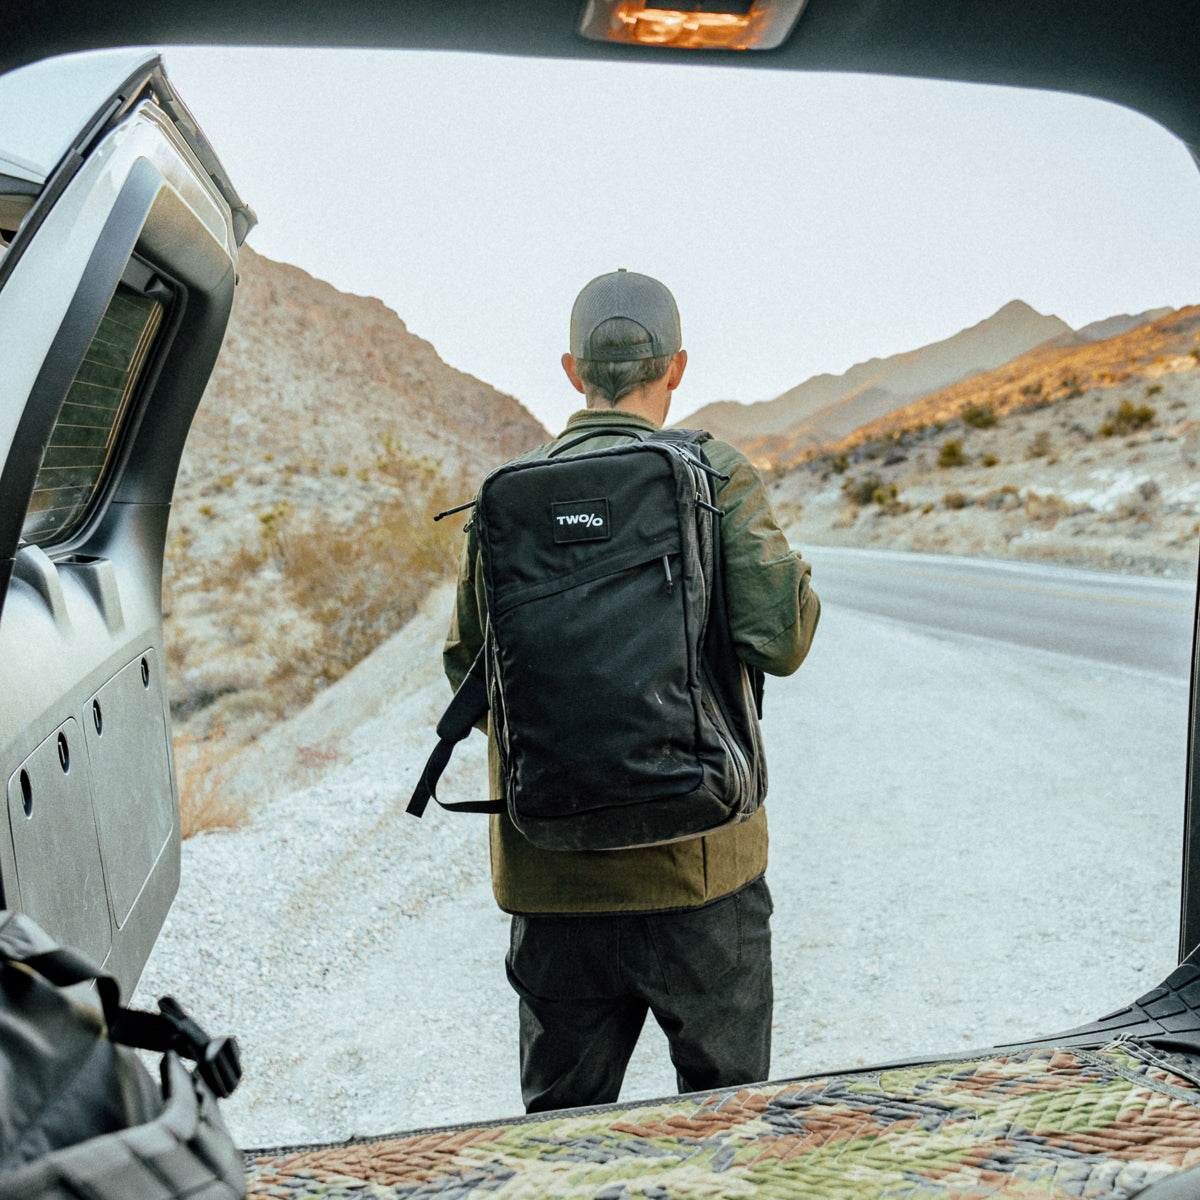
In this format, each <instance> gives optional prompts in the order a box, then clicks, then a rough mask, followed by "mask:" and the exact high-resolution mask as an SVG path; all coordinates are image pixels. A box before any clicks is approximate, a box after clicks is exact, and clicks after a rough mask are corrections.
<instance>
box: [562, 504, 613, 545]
mask: <svg viewBox="0 0 1200 1200" xmlns="http://www.w3.org/2000/svg"><path fill="white" fill-rule="evenodd" d="M550 524H551V526H552V527H553V529H554V540H555V541H556V542H602V541H607V540H608V538H610V537H612V528H611V527H610V525H609V518H608V500H607V499H606V498H605V497H603V496H598V497H596V498H595V499H592V500H566V501H562V502H560V503H557V504H551V505H550Z"/></svg>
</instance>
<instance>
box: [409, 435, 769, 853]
mask: <svg viewBox="0 0 1200 1200" xmlns="http://www.w3.org/2000/svg"><path fill="white" fill-rule="evenodd" d="M614 433H619V434H624V435H626V436H629V437H632V438H634V439H635V440H634V441H632V442H631V443H628V444H622V445H619V446H612V447H607V448H604V449H600V450H591V451H583V452H580V453H576V454H573V455H568V454H567V453H566V452H567V451H570V450H573V449H575V448H576V447H577V446H579V445H580V444H581V443H583V442H585V441H587V440H588V439H590V438H593V437H598V436H603V435H611V434H614ZM708 437H709V435H708V434H707V433H703V432H699V431H696V430H659V431H656V432H654V433H649V434H647V433H643V432H641V431H637V430H630V429H629V428H628V427H623V428H618V427H613V428H607V427H600V428H597V429H594V430H592V431H590V432H588V433H585V434H583V435H581V436H580V437H578V438H574V439H572V440H570V441H567V442H565V443H563V445H561V446H558V447H556V448H555V449H554V450H553V451H552V452H551V456H550V457H548V458H542V459H527V460H523V461H517V462H513V463H508V464H507V465H505V466H503V467H500V468H498V469H497V470H495V471H493V472H492V473H491V474H490V475H489V476H488V477H487V478H486V479H485V480H484V482H483V485H482V486H481V488H480V490H479V494H478V496H477V497H476V499H475V501H474V502H473V503H474V509H475V512H474V517H473V518H472V519H473V521H474V524H475V528H476V532H477V536H478V538H479V546H480V555H481V570H482V573H483V581H484V587H485V591H486V596H487V607H488V626H487V631H486V636H485V641H484V645H483V649H482V650H481V651H480V654H479V657H478V658H477V659H476V661H475V663H474V665H473V666H472V668H471V671H470V674H469V675H468V676H467V679H466V680H465V682H464V683H463V685H462V686H461V687H460V688H459V690H458V692H457V693H456V694H455V697H454V699H453V701H451V704H450V707H449V708H448V709H447V710H446V713H445V715H444V716H443V718H442V720H441V721H440V722H439V724H438V727H437V733H438V738H439V742H438V745H437V747H436V748H435V750H434V752H433V754H432V755H431V757H430V760H429V762H428V763H427V764H426V767H425V770H424V772H423V774H422V776H421V781H420V783H419V784H418V786H417V789H416V791H415V793H414V795H413V798H412V800H411V802H410V803H409V806H408V811H409V812H411V813H413V814H414V815H416V816H420V815H421V814H422V813H423V812H424V810H425V807H426V805H427V803H428V801H429V800H430V799H431V798H432V799H434V800H436V799H437V796H436V795H435V794H434V793H435V788H436V784H437V780H438V778H439V777H440V775H441V773H442V771H443V769H444V768H445V766H446V763H447V762H448V761H449V758H450V754H451V752H452V750H453V747H454V745H455V744H456V743H457V742H459V741H461V740H462V739H463V738H465V737H466V736H467V734H468V733H469V732H470V730H471V728H472V726H473V725H474V724H475V723H476V722H477V721H479V720H480V719H481V718H482V717H483V716H484V715H485V714H486V713H487V712H488V710H489V709H490V711H491V714H492V722H493V727H494V729H495V732H496V737H497V742H498V745H499V747H500V751H501V755H502V759H503V764H504V779H505V795H504V797H502V798H493V799H492V800H490V801H487V802H485V801H475V802H463V803H457V804H443V805H442V806H443V807H444V808H448V809H453V810H456V811H467V812H499V811H501V810H503V809H504V808H507V810H508V814H509V816H510V817H511V818H512V821H513V823H514V824H515V825H516V827H517V828H518V829H519V830H520V831H521V833H523V834H524V835H525V837H526V838H528V839H529V841H531V842H532V843H534V844H535V845H537V846H540V847H542V848H544V849H548V850H610V849H622V848H629V847H635V846H646V845H656V844H660V843H664V842H672V841H680V840H682V839H684V838H690V837H696V836H698V835H701V834H705V833H711V832H712V831H713V830H715V829H719V828H721V827H722V826H725V825H733V824H736V823H738V822H739V821H744V820H746V819H747V818H748V817H750V816H752V815H753V814H754V813H755V812H756V811H757V809H758V807H759V805H760V804H761V803H762V800H763V797H764V796H765V794H766V790H767V777H766V765H765V761H764V759H763V753H762V737H761V734H760V732H759V726H758V718H759V716H760V713H761V699H762V674H761V672H759V671H757V670H751V669H749V668H747V667H746V666H745V665H744V664H743V663H742V662H741V661H740V660H739V659H738V658H737V655H736V654H735V653H734V650H733V647H732V644H731V641H730V637H729V629H728V622H727V619H726V614H725V593H724V585H723V580H722V571H721V557H720V548H721V538H720V527H719V524H718V522H719V520H720V517H721V511H720V509H719V508H718V507H717V505H716V484H715V480H716V479H718V478H724V477H723V476H720V475H719V474H718V472H716V471H715V470H714V469H713V468H712V467H711V466H710V465H709V464H708V462H707V460H706V459H705V457H704V455H703V452H702V450H701V449H700V447H701V445H702V443H703V442H705V441H707V440H708ZM466 507H469V506H466ZM438 803H439V804H441V803H442V802H441V801H438Z"/></svg>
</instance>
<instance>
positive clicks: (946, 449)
mask: <svg viewBox="0 0 1200 1200" xmlns="http://www.w3.org/2000/svg"><path fill="white" fill-rule="evenodd" d="M966 461H967V456H966V455H965V454H964V453H963V448H962V442H956V441H954V440H953V439H952V440H951V441H948V442H945V443H943V445H942V448H941V450H940V451H938V466H939V467H961V466H963V465H964V464H965V463H966Z"/></svg>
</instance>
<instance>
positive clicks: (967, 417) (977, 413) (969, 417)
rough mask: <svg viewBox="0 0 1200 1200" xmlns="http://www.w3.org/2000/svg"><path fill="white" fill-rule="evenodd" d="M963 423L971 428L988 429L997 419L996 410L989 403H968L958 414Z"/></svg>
mask: <svg viewBox="0 0 1200 1200" xmlns="http://www.w3.org/2000/svg"><path fill="white" fill-rule="evenodd" d="M960 415H961V417H962V419H963V424H964V425H969V426H970V427H971V428H972V429H990V428H991V427H992V426H993V425H995V424H996V422H997V421H999V420H1000V418H999V417H998V416H996V410H995V409H994V408H993V407H992V406H991V405H990V404H968V405H967V407H966V408H964V409H963V410H962V413H961V414H960Z"/></svg>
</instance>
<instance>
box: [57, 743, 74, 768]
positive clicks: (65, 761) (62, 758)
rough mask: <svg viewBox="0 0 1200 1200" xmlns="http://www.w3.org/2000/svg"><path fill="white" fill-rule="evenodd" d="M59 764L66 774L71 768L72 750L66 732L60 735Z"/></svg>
mask: <svg viewBox="0 0 1200 1200" xmlns="http://www.w3.org/2000/svg"><path fill="white" fill-rule="evenodd" d="M58 765H59V766H60V767H62V769H63V774H64V775H65V774H66V773H67V772H68V771H69V770H70V769H71V750H70V747H69V746H68V745H67V735H66V734H65V733H60V734H59V735H58Z"/></svg>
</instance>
